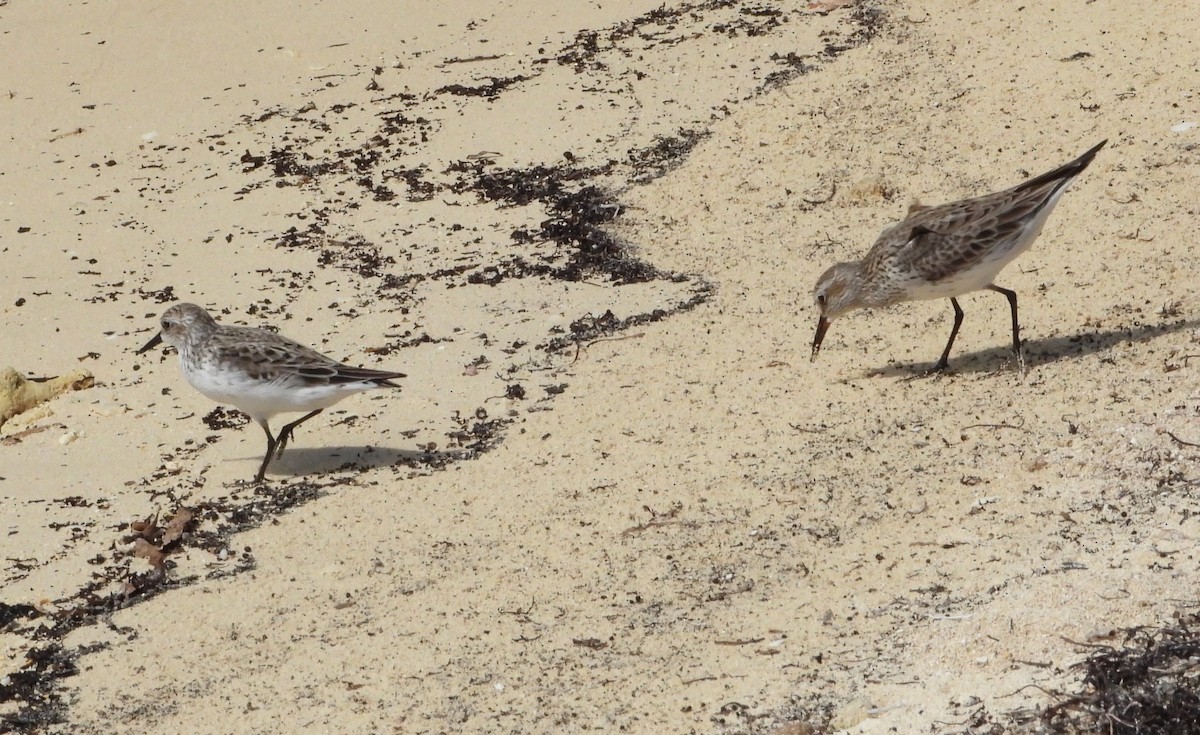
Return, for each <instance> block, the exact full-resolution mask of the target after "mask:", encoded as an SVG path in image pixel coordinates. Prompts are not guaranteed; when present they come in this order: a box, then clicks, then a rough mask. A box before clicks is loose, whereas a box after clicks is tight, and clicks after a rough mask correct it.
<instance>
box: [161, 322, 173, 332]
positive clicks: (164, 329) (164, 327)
mask: <svg viewBox="0 0 1200 735" xmlns="http://www.w3.org/2000/svg"><path fill="white" fill-rule="evenodd" d="M162 328H163V331H164V332H165V331H167V330H168V329H170V328H171V320H170V319H163V320H162Z"/></svg>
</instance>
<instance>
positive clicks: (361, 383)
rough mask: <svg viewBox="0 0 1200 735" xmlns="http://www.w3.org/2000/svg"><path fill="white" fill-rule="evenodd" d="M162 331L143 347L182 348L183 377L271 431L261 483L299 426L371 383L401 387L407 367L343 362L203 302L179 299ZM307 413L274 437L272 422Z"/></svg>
mask: <svg viewBox="0 0 1200 735" xmlns="http://www.w3.org/2000/svg"><path fill="white" fill-rule="evenodd" d="M159 326H160V328H161V331H160V332H159V333H158V334H156V335H154V337H153V338H152V339H151V340H150V341H149V342H147V343H146V345H145V346H144V347H142V348H141V349H140V350H138V351H137V352H138V354H139V355H140V354H142V353H143V352H146V351H147V350H149V349H151V348H153V347H154V346H156V345H158V344H159V343H161V342H166V343H167V344H169V345H171V346H172V347H174V348H175V349H176V350H178V351H179V364H180V367H181V368H182V369H183V377H184V378H186V379H187V382H188V383H190V384H191V386H192V387H193V388H195V389H196V390H198V391H200V392H201V393H203V394H204V395H206V396H208V397H209V398H211V399H212V400H214V401H216V402H217V403H222V404H227V405H232V406H234V407H235V408H237V409H238V410H239V411H241V412H243V413H245V414H246V415H248V416H249V417H250V418H251V419H253V420H254V421H255V422H257V423H258V425H259V426H261V427H262V428H263V431H265V432H267V453H266V456H264V457H263V461H262V465H261V466H259V468H258V474H257V475H255V477H254V481H255V482H262V480H263V477H264V476H265V475H266V472H267V465H268V464H270V462H271V458H272V456H274V457H276V458H277V457H279V456H280V455H282V454H283V449H284V447H286V446H287V443H288V440H289V439H291V438H292V432H293V431H295V429H296V427H297V426H299V425H300V424H302V423H304V422H305V421H308V420H309V419H311V418H312V417H313V416H316V415H317V414H319V413H321V411H324V410H325V409H327V408H329V407H330V406H332V405H333V404H335V403H337V402H338V401H340V400H342V399H343V398H345V397H347V396H349V395H353V394H354V393H360V392H362V391H365V390H371V389H373V388H399V387H400V386H398V385H396V384H395V383H393V382H392V380H394V379H396V378H403V377H405V375H404V373H394V372H387V371H383V370H371V369H368V368H360V367H352V366H350V365H343V364H342V363H339V362H338V361H336V360H333V359H331V358H329V357H326V356H325V355H322V354H321V353H319V352H317V351H316V350H314V349H312V348H310V347H305V346H304V345H302V344H300V343H299V342H296V341H294V340H291V339H288V338H287V337H284V336H282V335H279V334H276V333H274V332H270V331H268V330H266V329H254V328H251V327H231V326H226V325H223V324H218V323H217V321H216V320H215V319H213V318H212V316H211V315H210V314H209V313H208V312H207V311H205V310H204V309H203V308H202V307H199V306H196V305H195V304H175V305H174V306H172V307H170V308H169V309H167V310H166V311H164V312H163V315H162V318H161V319H160V320H159ZM301 411H305V412H307V413H306V414H305V415H304V416H302V417H300V418H299V419H297V420H296V421H293V422H292V423H290V424H287V425H286V426H284V427H283V429H282V430H281V431H280V432H279V435H278V436H272V434H271V427H270V426H269V425H268V423H267V422H268V421H269V420H270V419H271V418H272V417H273V416H275V415H276V414H280V413H299V412H301Z"/></svg>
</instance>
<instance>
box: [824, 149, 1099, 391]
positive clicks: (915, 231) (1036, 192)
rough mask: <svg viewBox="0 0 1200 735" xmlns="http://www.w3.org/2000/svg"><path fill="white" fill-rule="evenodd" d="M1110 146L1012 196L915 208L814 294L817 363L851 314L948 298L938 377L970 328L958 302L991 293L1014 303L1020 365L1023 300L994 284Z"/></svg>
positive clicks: (1014, 332) (1035, 180)
mask: <svg viewBox="0 0 1200 735" xmlns="http://www.w3.org/2000/svg"><path fill="white" fill-rule="evenodd" d="M1107 142H1108V141H1106V140H1105V141H1101V142H1100V144H1099V145H1097V146H1095V147H1094V148H1092V149H1091V150H1089V151H1088V152H1087V153H1084V154H1083V155H1082V156H1080V157H1079V158H1076V159H1075V160H1074V161H1071V162H1070V163H1068V164H1066V165H1064V166H1060V167H1059V168H1056V169H1054V170H1053V171H1050V172H1049V173H1044V174H1042V175H1041V176H1038V177H1036V178H1032V179H1030V180H1029V181H1026V182H1024V183H1022V184H1017V185H1016V186H1014V187H1012V188H1011V189H1005V190H1004V191H998V192H995V193H993V194H985V195H984V196H981V197H976V198H974V199H964V200H962V201H958V202H951V203H949V204H943V205H941V206H938V207H914V208H913V209H911V210H910V211H909V216H908V217H907V218H906V219H905V220H904V221H903V222H901V223H899V224H897V225H893V226H891V227H889V228H887V229H886V230H884V231H883V233H882V234H880V235H879V239H878V240H876V241H875V245H874V246H873V247H872V248H871V250H870V251H869V252H868V253H867V255H866V257H865V258H863V259H862V260H856V261H853V262H849V263H838V264H837V265H834V266H833V267H831V268H830V269H829V270H827V271H825V273H824V274H822V276H821V277H820V278H819V279H818V280H817V286H816V288H815V289H813V297H814V298H815V299H816V302H817V308H818V309H820V311H821V318H820V320H819V321H818V322H817V333H816V336H814V337H813V345H812V359H813V360H816V359H817V352H818V351H819V350H820V349H821V340H823V339H825V332H826V330H828V329H829V323H830V322H831V321H833V320H834V319H836V318H838V317H839V316H842V315H843V314H846V313H848V312H851V311H854V310H855V309H862V308H868V307H869V308H875V309H878V308H882V307H885V306H891V305H892V304H897V303H900V302H901V301H918V300H923V299H945V298H948V299H950V304H951V306H953V307H954V326H953V327H951V328H950V339H949V340H947V342H946V349H945V350H943V351H942V356H941V358H940V359H939V360H938V361H937V364H936V365H934V366H933V372H940V371H942V370H945V369H946V368H948V367H949V366H950V362H949V358H950V348H951V347H952V346H953V345H954V338H955V337H956V336H958V328H959V327H960V326H961V325H962V320H963V310H962V307H960V306H959V305H958V299H957V297H958V296H961V295H963V294H965V293H970V292H971V291H978V290H980V289H985V288H986V289H989V290H992V291H996V292H998V293H1002V294H1004V296H1005V298H1007V299H1008V305H1009V307H1010V309H1011V310H1012V338H1013V354H1014V355H1016V358H1017V361H1018V363H1020V362H1021V338H1020V333H1019V327H1018V322H1017V294H1016V292H1015V291H1010V290H1009V289H1007V288H1001V287H1000V286H997V285H996V284H995V283H993V282H992V281H993V279H995V277H996V276H997V274H999V273H1000V271H1001V270H1003V269H1004V266H1006V265H1008V264H1009V263H1011V262H1012V261H1013V259H1015V258H1016V257H1017V256H1018V255H1020V254H1021V253H1023V252H1025V251H1026V250H1028V249H1029V246H1030V245H1032V244H1033V241H1034V240H1036V239H1037V236H1038V235H1039V234H1040V233H1041V231H1042V226H1043V225H1045V224H1046V218H1047V217H1049V216H1050V212H1051V211H1052V210H1053V209H1054V205H1055V204H1057V203H1058V200H1059V198H1060V197H1062V195H1063V192H1065V191H1066V190H1067V187H1068V186H1070V185H1071V182H1072V181H1073V180H1074V179H1075V177H1076V176H1078V175H1079V174H1080V173H1082V172H1083V170H1084V169H1085V168H1087V167H1088V164H1089V163H1091V162H1092V159H1093V158H1095V157H1096V153H1097V152H1098V151H1099V150H1100V149H1101V148H1103V147H1104V144H1105V143H1107Z"/></svg>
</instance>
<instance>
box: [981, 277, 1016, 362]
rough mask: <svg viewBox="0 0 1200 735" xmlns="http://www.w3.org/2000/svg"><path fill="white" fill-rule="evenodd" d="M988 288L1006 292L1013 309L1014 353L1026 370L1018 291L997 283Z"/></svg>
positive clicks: (997, 291) (1009, 304)
mask: <svg viewBox="0 0 1200 735" xmlns="http://www.w3.org/2000/svg"><path fill="white" fill-rule="evenodd" d="M988 289H989V290H991V291H995V292H996V293H1002V294H1004V298H1006V299H1008V308H1009V309H1010V310H1011V311H1012V333H1013V355H1014V356H1016V358H1017V364H1018V365H1020V367H1021V369H1022V370H1024V369H1025V360H1024V357H1023V356H1022V355H1021V326H1020V323H1019V322H1018V321H1017V292H1016V291H1010V290H1008V289H1007V288H1001V287H999V286H997V285H995V284H993V285H990V286H988Z"/></svg>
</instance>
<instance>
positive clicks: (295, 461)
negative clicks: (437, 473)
mask: <svg viewBox="0 0 1200 735" xmlns="http://www.w3.org/2000/svg"><path fill="white" fill-rule="evenodd" d="M469 456H471V451H470V450H467V449H459V450H448V451H432V452H423V451H418V450H415V449H395V448H393V447H379V446H362V445H357V446H347V445H343V446H337V445H333V446H329V445H325V446H312V447H297V446H290V447H288V448H287V449H285V450H284V452H283V456H282V457H279V458H278V459H274V460H272V461H271V464H269V465H268V466H267V477H268V478H270V477H272V476H275V477H278V476H281V475H282V476H292V477H296V476H300V475H324V474H329V473H332V472H340V471H345V470H369V469H374V468H376V467H396V466H404V467H407V468H409V469H414V470H424V469H430V470H432V469H439V468H441V467H444V466H446V465H447V464H449V463H451V462H455V461H458V460H460V459H465V458H467V457H469ZM246 460H247V461H250V458H249V457H247V458H246ZM254 460H255V461H257V462H261V461H262V455H261V454H260V455H257V456H256V457H254Z"/></svg>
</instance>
